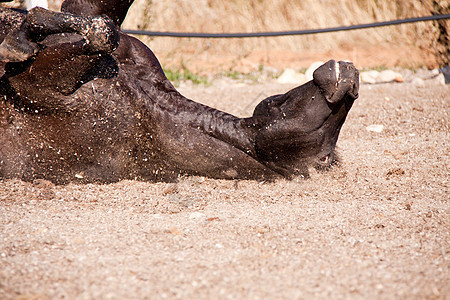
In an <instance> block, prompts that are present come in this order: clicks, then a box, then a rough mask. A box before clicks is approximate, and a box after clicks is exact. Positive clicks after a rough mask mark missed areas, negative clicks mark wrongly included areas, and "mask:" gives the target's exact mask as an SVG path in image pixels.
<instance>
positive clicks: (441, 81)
mask: <svg viewBox="0 0 450 300" xmlns="http://www.w3.org/2000/svg"><path fill="white" fill-rule="evenodd" d="M435 80H436V81H437V83H438V84H440V85H445V76H444V74H442V73H441V74H439V75H438V76H436V79H435Z"/></svg>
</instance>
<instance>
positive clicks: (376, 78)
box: [360, 70, 404, 84]
mask: <svg viewBox="0 0 450 300" xmlns="http://www.w3.org/2000/svg"><path fill="white" fill-rule="evenodd" d="M360 80H361V82H362V83H369V84H374V83H385V82H403V81H404V79H403V76H402V74H400V73H398V72H395V71H392V70H384V71H382V72H378V71H376V70H371V71H365V72H361V74H360Z"/></svg>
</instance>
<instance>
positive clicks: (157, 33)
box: [123, 14, 450, 38]
mask: <svg viewBox="0 0 450 300" xmlns="http://www.w3.org/2000/svg"><path fill="white" fill-rule="evenodd" d="M443 19H450V14H446V15H433V16H426V17H417V18H409V19H401V20H393V21H386V22H376V23H369V24H359V25H351V26H341V27H332V28H323V29H307V30H293V31H274V32H255V33H186V32H162V31H145V30H123V32H125V33H127V34H136V35H149V36H165V37H179V38H251V37H272V36H286V35H305V34H316V33H325V32H336V31H347V30H355V29H365V28H374V27H381V26H390V25H399V24H405V23H414V22H423V21H435V20H443Z"/></svg>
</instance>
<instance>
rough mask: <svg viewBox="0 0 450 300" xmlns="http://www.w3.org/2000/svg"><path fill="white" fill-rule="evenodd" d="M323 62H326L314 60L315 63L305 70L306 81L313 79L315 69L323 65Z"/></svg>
mask: <svg viewBox="0 0 450 300" xmlns="http://www.w3.org/2000/svg"><path fill="white" fill-rule="evenodd" d="M323 64H324V62H323V61H316V62H313V63H312V64H311V65H310V66H309V68H308V69H307V70H306V72H305V76H306V81H310V80H313V73H314V71H315V70H316V69H317V68H318V67H320V66H321V65H323Z"/></svg>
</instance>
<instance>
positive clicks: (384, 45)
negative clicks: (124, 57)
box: [16, 0, 450, 73]
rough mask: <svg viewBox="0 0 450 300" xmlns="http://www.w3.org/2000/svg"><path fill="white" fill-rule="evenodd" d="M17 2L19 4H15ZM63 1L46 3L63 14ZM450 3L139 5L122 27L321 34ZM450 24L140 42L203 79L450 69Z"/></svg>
mask: <svg viewBox="0 0 450 300" xmlns="http://www.w3.org/2000/svg"><path fill="white" fill-rule="evenodd" d="M16 2H17V1H16ZM61 2H62V0H48V3H49V8H50V9H53V10H59V7H60V5H61ZM449 7H450V1H449V0H340V1H332V0H189V1H186V0H171V1H167V0H136V1H135V3H134V4H133V6H132V7H131V9H130V11H129V13H128V17H127V19H126V20H125V22H124V24H123V26H122V28H123V29H141V30H151V31H175V32H208V33H210V32H212V33H223V32H260V31H283V30H303V29H317V28H328V27H337V26H348V25H356V24H364V23H371V22H378V21H388V20H395V19H403V18H411V17H417V16H428V15H431V14H448V13H449V11H450V9H449ZM449 32H450V20H443V21H431V22H430V21H429V22H419V23H413V24H404V25H398V26H388V27H381V28H374V29H362V30H354V31H345V32H336V33H321V34H315V35H306V36H289V37H270V38H245V39H194V38H170V37H148V36H138V38H139V39H141V40H142V41H143V42H144V43H146V44H147V45H148V46H149V47H150V48H151V49H152V50H153V51H154V52H155V54H156V56H157V57H158V58H159V59H160V61H161V63H162V65H163V66H164V67H165V68H172V69H177V68H187V69H189V70H191V71H193V72H197V73H211V72H212V73H215V72H223V71H237V72H242V73H249V72H252V71H255V70H258V69H261V67H262V66H263V67H273V68H276V69H279V70H281V69H284V68H294V69H298V70H301V69H303V68H306V67H308V66H309V65H310V64H311V63H312V62H314V61H327V60H328V59H330V58H335V59H343V60H351V61H353V62H354V63H355V64H356V65H357V66H358V67H359V68H391V67H394V66H396V67H402V68H422V67H425V68H428V69H433V68H437V67H439V66H441V67H442V66H445V65H448V63H449V57H450V52H449V51H450V50H449V48H450V46H449Z"/></svg>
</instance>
